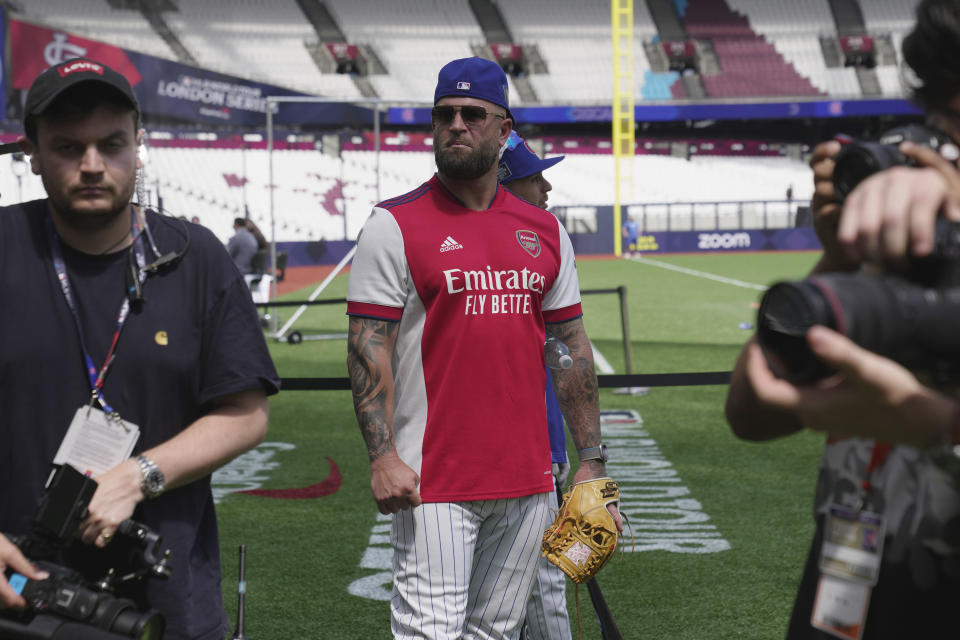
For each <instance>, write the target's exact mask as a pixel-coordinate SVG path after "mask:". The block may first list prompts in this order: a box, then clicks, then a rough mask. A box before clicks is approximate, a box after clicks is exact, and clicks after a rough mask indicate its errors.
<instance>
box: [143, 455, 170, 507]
mask: <svg viewBox="0 0 960 640" xmlns="http://www.w3.org/2000/svg"><path fill="white" fill-rule="evenodd" d="M136 461H137V464H138V465H140V473H141V474H142V475H143V477H142V478H141V480H140V489H141V490H142V491H143V495H145V496H147V498H148V499H152V498H156V497H157V496H159V495H160V494H161V493H163V489H164V485H165V483H166V479H165V478H164V477H163V471H160V467H158V466H157V464H156V463H155V462H154V461H153V460H151V459H150V458H148V457H146V456H143V455H140V456H137V457H136Z"/></svg>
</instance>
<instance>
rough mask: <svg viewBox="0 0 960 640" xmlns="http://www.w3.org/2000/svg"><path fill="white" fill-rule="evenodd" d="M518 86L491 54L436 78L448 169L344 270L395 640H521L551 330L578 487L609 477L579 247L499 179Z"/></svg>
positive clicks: (546, 477) (395, 203) (439, 132)
mask: <svg viewBox="0 0 960 640" xmlns="http://www.w3.org/2000/svg"><path fill="white" fill-rule="evenodd" d="M507 86H508V85H507V78H506V75H505V74H504V73H503V71H502V70H501V69H500V67H499V66H497V65H496V64H495V63H493V62H490V61H488V60H483V59H481V58H466V59H461V60H454V61H453V62H450V63H449V64H447V65H446V66H444V67H443V69H441V71H440V74H439V78H438V82H437V88H436V92H435V94H434V105H435V106H434V108H433V110H432V113H431V116H432V123H433V139H434V143H433V144H434V154H435V157H436V162H437V168H438V170H437V174H436V175H435V176H434V177H433V178H431V179H430V180H428V181H427V182H425V183H424V184H422V185H421V186H420V187H418V188H417V189H414V190H413V191H411V192H410V193H407V194H405V195H402V196H400V197H397V198H393V199H391V200H387V201H384V202H382V203H380V204H379V205H377V206H376V207H375V208H374V210H373V213H372V215H371V216H370V219H369V220H368V221H367V223H366V224H365V225H364V228H363V230H362V232H361V234H360V237H359V239H358V246H357V254H356V257H355V258H354V261H353V266H352V268H351V273H350V283H349V287H348V292H347V299H348V304H347V313H348V314H349V315H350V328H349V340H348V345H349V346H348V358H347V364H348V367H349V371H350V379H351V384H352V388H353V396H354V405H355V408H356V413H357V419H358V422H359V424H360V428H361V430H362V432H363V436H364V439H365V441H366V443H367V450H368V454H369V456H370V466H371V488H372V490H373V494H374V498H375V500H376V502H377V506H378V508H379V509H380V512H381V513H385V514H386V513H392V514H394V516H393V525H392V531H391V542H392V544H393V548H394V567H395V570H394V593H393V598H392V600H391V627H392V630H393V633H394V636H395V637H398V638H400V637H403V638H449V639H451V640H453V639H456V638H464V639H472V638H481V637H482V638H502V639H506V638H510V637H512V636H513V635H514V634H515V633H516V632H517V629H518V627H519V625H520V623H521V621H522V619H523V616H524V607H525V605H526V601H527V599H528V597H529V595H530V590H531V588H532V584H533V578H534V575H535V572H536V566H537V558H538V555H539V548H540V542H541V539H542V537H543V531H544V529H545V528H546V527H547V525H548V524H549V522H550V520H551V518H552V515H551V513H550V510H549V508H548V504H549V502H548V499H549V496H550V495H551V493H552V492H553V490H554V489H553V475H552V468H551V461H550V447H549V443H548V438H547V430H546V428H545V427H546V408H545V403H544V394H543V390H544V385H545V382H546V379H545V376H546V373H545V369H544V360H543V342H544V335H545V323H550V324H551V327H550V331H551V333H552V334H553V335H555V336H557V337H558V338H559V339H561V340H563V341H564V342H565V343H566V344H567V345H568V347H569V349H570V351H571V355H573V357H574V361H575V364H574V365H573V367H572V368H571V369H568V370H567V371H565V372H563V374H562V375H558V376H557V391H558V397H559V399H560V403H561V406H562V407H563V411H564V415H565V416H566V418H567V421H568V427H569V429H570V432H571V434H572V436H573V439H574V442H575V443H576V445H577V448H578V449H580V450H581V451H582V453H581V463H580V467H579V468H578V470H577V472H576V474H575V476H574V481H583V480H589V479H593V478H596V477H604V476H605V475H606V470H605V466H604V462H605V455H604V449H603V448H602V447H601V446H600V445H601V442H600V422H599V409H598V390H597V380H596V374H595V372H594V368H593V358H592V355H591V351H590V344H589V341H588V339H587V336H586V333H585V331H584V329H583V323H582V321H581V315H582V312H581V309H580V292H579V286H578V284H577V277H576V265H575V263H574V256H573V247H572V245H571V243H570V239H569V238H568V237H567V234H566V231H565V230H564V229H563V227H562V225H560V224H559V222H558V221H557V219H556V218H555V217H554V216H553V215H551V214H550V213H548V212H546V211H544V210H542V209H540V208H539V207H537V206H535V205H533V204H530V203H528V202H525V201H523V200H522V199H520V198H518V197H516V196H514V195H513V194H511V193H510V192H508V191H507V190H505V189H503V188H502V187H501V186H499V185H498V183H497V160H498V156H499V150H500V148H501V147H502V146H503V145H504V143H505V142H506V140H507V137H508V136H509V134H510V131H511V129H512V117H511V114H510V111H509V102H508V94H507ZM611 511H613V512H614V516H615V518H616V519H617V523H618V526H619V525H620V516H619V513H618V512H617V510H616V507H614V506H611Z"/></svg>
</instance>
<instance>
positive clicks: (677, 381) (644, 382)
mask: <svg viewBox="0 0 960 640" xmlns="http://www.w3.org/2000/svg"><path fill="white" fill-rule="evenodd" d="M729 382H730V372H729V371H706V372H702V373H635V374H620V375H602V376H597V383H598V385H599V386H600V388H601V389H611V388H614V389H615V388H620V387H694V386H709V385H723V384H728V383H729ZM280 388H281V389H283V390H284V391H346V390H349V389H350V378H281V380H280Z"/></svg>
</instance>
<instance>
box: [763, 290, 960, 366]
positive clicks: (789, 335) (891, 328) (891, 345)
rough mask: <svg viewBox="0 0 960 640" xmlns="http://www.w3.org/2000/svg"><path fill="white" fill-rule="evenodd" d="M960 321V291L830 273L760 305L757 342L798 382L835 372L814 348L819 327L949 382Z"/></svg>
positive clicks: (959, 360) (959, 347) (959, 358)
mask: <svg viewBox="0 0 960 640" xmlns="http://www.w3.org/2000/svg"><path fill="white" fill-rule="evenodd" d="M957 318H960V287H953V286H947V287H942V288H932V287H926V286H922V285H920V284H917V283H915V282H912V281H910V280H907V279H905V278H903V277H901V276H894V275H881V276H874V275H867V274H861V273H857V274H850V273H827V274H821V275H818V276H813V277H810V278H808V279H806V280H801V281H795V282H780V283H777V284H775V285H773V286H772V287H771V288H770V289H769V290H768V291H767V292H766V294H764V296H763V299H762V301H761V303H760V311H759V313H758V315H757V340H758V341H759V343H760V346H761V347H762V349H763V352H764V355H765V356H766V359H767V363H768V364H769V366H770V369H771V371H773V373H774V374H775V375H776V376H777V377H779V378H782V379H785V380H789V381H790V382H794V383H810V382H814V381H816V380H819V379H821V378H824V377H826V376H828V375H830V374H831V373H833V370H832V369H831V368H830V367H829V366H828V365H826V364H825V363H823V362H822V361H821V360H820V359H819V358H817V357H816V355H814V353H813V352H812V351H811V350H810V348H809V346H808V345H807V341H806V334H807V331H808V330H809V329H810V327H813V326H814V325H823V326H825V327H828V328H830V329H833V330H835V331H837V332H838V333H841V334H843V335H845V336H847V337H848V338H850V339H851V340H852V341H853V342H855V343H856V344H858V345H860V346H861V347H863V348H864V349H866V350H867V351H872V352H873V353H876V354H879V355H882V356H885V357H887V358H890V359H892V360H895V361H896V362H899V363H900V364H901V365H903V366H905V367H907V368H908V369H911V370H914V371H917V372H925V373H929V374H931V375H932V376H934V378H935V380H950V379H954V378H955V377H956V375H957V368H958V365H960V332H957V330H956V322H957Z"/></svg>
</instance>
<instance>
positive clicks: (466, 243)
mask: <svg viewBox="0 0 960 640" xmlns="http://www.w3.org/2000/svg"><path fill="white" fill-rule="evenodd" d="M347 300H348V303H347V313H348V314H350V315H354V316H366V317H372V318H380V319H384V320H392V321H399V323H400V327H399V333H398V336H397V342H396V349H395V351H394V355H393V378H394V382H395V385H396V393H395V407H394V434H395V441H396V446H397V451H398V453H399V455H400V458H401V459H402V460H403V461H404V462H406V463H407V464H408V465H410V466H411V467H412V468H413V469H414V470H416V471H417V472H418V473H419V474H420V478H421V484H420V495H421V497H422V499H423V500H424V501H425V502H455V501H467V500H480V499H496V498H512V497H518V496H525V495H531V494H534V493H542V492H545V491H552V490H553V476H552V474H551V463H550V445H549V441H548V436H547V428H546V422H547V418H546V408H545V402H544V395H543V389H544V385H545V384H546V374H545V371H544V360H543V340H544V322H562V321H565V320H570V319H572V318H576V317H578V316H580V315H581V309H580V289H579V286H578V284H577V272H576V264H575V262H574V255H573V246H572V244H571V243H570V238H569V237H568V236H567V233H566V230H565V229H564V228H563V226H562V225H561V224H560V223H559V221H558V220H557V218H556V217H554V216H553V215H552V214H550V213H549V212H547V211H544V210H543V209H540V208H539V207H536V206H534V205H532V204H529V203H527V202H525V201H524V200H521V199H520V198H518V197H516V196H514V195H513V194H512V193H510V192H509V191H507V190H506V189H503V188H502V187H498V189H497V195H496V197H495V198H494V199H493V202H492V203H491V204H490V207H489V208H488V209H486V210H484V211H472V210H470V209H467V208H466V207H464V206H463V205H462V204H461V203H460V202H459V201H458V200H457V199H456V198H455V197H454V196H453V195H452V194H451V193H450V192H449V191H447V189H446V188H445V187H444V186H443V185H442V184H441V183H440V181H439V180H438V179H437V178H436V176H434V177H433V178H432V179H431V180H429V181H428V182H426V183H424V184H423V185H421V186H420V187H418V188H417V189H415V190H413V191H411V192H410V193H408V194H406V195H403V196H400V197H398V198H394V199H392V200H387V201H385V202H382V203H380V204H379V205H377V206H376V207H375V208H374V210H373V213H372V215H371V216H370V218H369V219H368V220H367V222H366V224H365V225H364V227H363V230H362V231H361V233H360V236H359V238H358V240H357V253H356V255H355V256H354V258H353V264H352V266H351V268H350V281H349V285H348V290H347Z"/></svg>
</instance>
